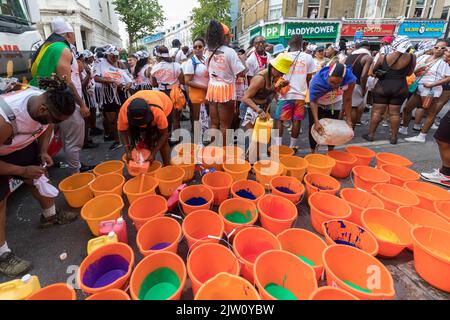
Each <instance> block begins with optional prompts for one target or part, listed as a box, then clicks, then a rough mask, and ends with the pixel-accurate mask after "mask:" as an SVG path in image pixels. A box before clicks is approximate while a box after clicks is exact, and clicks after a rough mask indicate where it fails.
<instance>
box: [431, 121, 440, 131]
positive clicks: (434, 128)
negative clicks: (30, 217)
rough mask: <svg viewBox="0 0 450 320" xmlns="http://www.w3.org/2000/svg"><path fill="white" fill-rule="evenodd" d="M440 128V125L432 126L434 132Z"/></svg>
mask: <svg viewBox="0 0 450 320" xmlns="http://www.w3.org/2000/svg"><path fill="white" fill-rule="evenodd" d="M438 128H439V126H438V125H436V123H433V125H432V126H431V129H432V130H437V129H438Z"/></svg>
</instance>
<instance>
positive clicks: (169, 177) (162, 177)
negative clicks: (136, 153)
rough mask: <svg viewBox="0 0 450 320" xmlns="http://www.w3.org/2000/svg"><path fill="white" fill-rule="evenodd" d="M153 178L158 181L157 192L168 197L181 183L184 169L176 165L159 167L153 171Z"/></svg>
mask: <svg viewBox="0 0 450 320" xmlns="http://www.w3.org/2000/svg"><path fill="white" fill-rule="evenodd" d="M155 178H156V180H157V181H158V183H159V192H160V193H161V194H162V195H163V196H164V197H166V198H169V197H170V196H171V195H172V193H173V192H174V191H175V190H176V189H177V188H178V187H179V186H180V185H181V184H182V183H183V178H184V170H183V169H182V168H180V167H177V166H167V167H164V168H161V169H159V170H158V171H157V172H156V173H155Z"/></svg>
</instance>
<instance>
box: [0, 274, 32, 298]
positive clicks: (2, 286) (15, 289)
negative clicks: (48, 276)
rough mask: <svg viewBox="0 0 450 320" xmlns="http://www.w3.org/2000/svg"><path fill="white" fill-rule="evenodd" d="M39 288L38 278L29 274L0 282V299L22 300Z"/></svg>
mask: <svg viewBox="0 0 450 320" xmlns="http://www.w3.org/2000/svg"><path fill="white" fill-rule="evenodd" d="M40 288H41V284H40V283H39V278H38V277H37V276H32V275H30V274H26V275H24V276H23V277H22V278H21V279H16V280H12V281H8V282H4V283H0V300H24V299H26V298H27V297H29V296H30V295H31V294H33V293H34V292H36V291H38V290H39V289H40Z"/></svg>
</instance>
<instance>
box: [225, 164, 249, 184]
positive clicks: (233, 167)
mask: <svg viewBox="0 0 450 320" xmlns="http://www.w3.org/2000/svg"><path fill="white" fill-rule="evenodd" d="M222 168H223V171H225V172H226V173H229V174H230V175H231V177H232V178H233V182H236V181H239V180H247V178H248V173H249V172H250V170H251V169H252V166H251V165H250V163H249V162H248V161H245V162H244V163H242V164H241V163H239V162H238V163H224V164H223V165H222Z"/></svg>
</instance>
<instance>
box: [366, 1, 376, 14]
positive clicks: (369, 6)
mask: <svg viewBox="0 0 450 320" xmlns="http://www.w3.org/2000/svg"><path fill="white" fill-rule="evenodd" d="M377 2H378V0H367V2H366V11H365V13H364V18H375V17H376V14H377Z"/></svg>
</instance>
